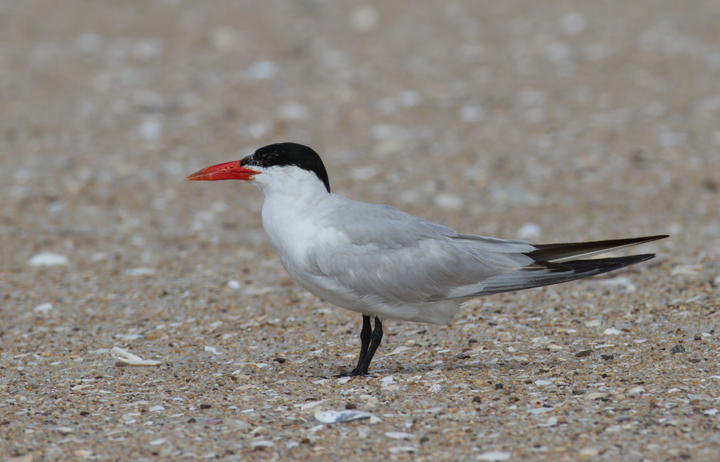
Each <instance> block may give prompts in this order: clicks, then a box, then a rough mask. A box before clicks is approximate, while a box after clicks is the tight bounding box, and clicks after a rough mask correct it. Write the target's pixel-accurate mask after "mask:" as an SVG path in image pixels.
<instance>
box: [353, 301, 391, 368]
mask: <svg viewBox="0 0 720 462" xmlns="http://www.w3.org/2000/svg"><path fill="white" fill-rule="evenodd" d="M382 338H383V328H382V322H380V318H378V317H377V316H375V329H374V330H373V331H372V334H371V333H370V317H368V316H365V315H363V328H362V332H361V333H360V340H361V342H362V343H361V351H360V357H359V358H358V365H357V367H356V368H355V369H353V371H352V372H351V373H350V375H353V376H358V375H366V374H367V373H368V368H369V367H370V362H371V361H372V359H373V356H375V351H377V349H378V347H379V346H380V342H381V341H382Z"/></svg>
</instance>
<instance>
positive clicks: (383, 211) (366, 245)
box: [309, 200, 546, 305]
mask: <svg viewBox="0 0 720 462" xmlns="http://www.w3.org/2000/svg"><path fill="white" fill-rule="evenodd" d="M339 223H341V224H342V225H341V226H339V225H338V224H339ZM317 224H319V225H320V226H326V227H332V228H334V229H335V231H337V232H340V233H341V234H342V235H343V237H344V239H341V240H340V241H339V242H338V243H337V245H329V246H324V247H322V248H317V247H316V248H312V249H309V254H311V255H313V258H312V260H313V261H311V266H312V268H311V271H312V272H314V273H317V274H318V275H323V276H326V277H330V278H332V279H333V280H334V282H336V283H337V284H340V285H341V286H344V287H346V288H347V289H348V290H350V291H352V292H355V293H357V294H365V295H367V294H373V295H374V296H376V297H378V298H379V299H381V301H382V302H384V303H388V304H392V305H404V304H417V303H426V302H432V301H438V300H446V299H455V298H459V299H462V298H465V299H467V298H473V297H477V296H480V295H484V293H483V289H484V287H485V285H486V284H487V283H488V281H491V280H492V278H494V277H498V276H502V275H510V274H518V276H520V275H521V274H522V271H521V270H522V269H523V268H525V267H528V266H529V265H532V264H533V262H534V260H533V259H532V258H530V257H528V256H527V255H526V253H528V252H532V251H533V250H535V247H534V246H533V245H531V244H530V243H528V242H525V241H512V240H503V239H494V238H486V237H481V236H474V235H469V234H459V233H457V232H455V231H454V230H452V229H450V228H447V227H445V226H441V225H438V224H436V223H432V222H429V221H426V220H422V219H419V218H416V217H413V216H412V215H408V214H406V213H403V212H400V211H398V210H397V209H394V208H392V207H388V206H379V205H373V204H365V203H362V202H354V201H350V200H346V202H343V203H342V207H339V208H336V209H335V210H333V211H332V212H330V213H328V214H327V215H325V216H321V217H320V218H319V219H318V221H317ZM339 228H341V229H339ZM538 269H539V270H541V271H545V270H546V268H538ZM507 279H508V278H507V277H506V278H504V280H503V284H502V285H503V288H505V290H514V289H512V288H511V287H512V286H518V287H520V286H522V282H521V279H522V278H521V277H517V276H515V277H510V278H509V279H510V282H509V281H508V280H507ZM512 281H514V282H512Z"/></svg>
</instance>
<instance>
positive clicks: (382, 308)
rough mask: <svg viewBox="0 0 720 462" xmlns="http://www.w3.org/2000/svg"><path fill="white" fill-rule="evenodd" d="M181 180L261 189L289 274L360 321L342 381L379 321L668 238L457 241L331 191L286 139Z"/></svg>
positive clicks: (549, 276) (310, 156) (541, 278)
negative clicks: (239, 182)
mask: <svg viewBox="0 0 720 462" xmlns="http://www.w3.org/2000/svg"><path fill="white" fill-rule="evenodd" d="M186 179H187V180H188V181H217V180H245V181H249V182H250V183H252V184H253V185H254V186H256V187H257V188H258V189H259V190H260V191H261V192H262V194H263V196H264V201H263V206H262V224H263V227H264V229H265V232H266V233H267V236H268V238H269V240H270V243H271V244H272V246H273V247H274V248H275V250H276V252H277V254H278V256H279V257H280V261H281V262H282V265H283V266H284V267H285V269H286V270H287V272H288V273H289V274H290V276H292V278H293V279H294V280H295V281H296V282H297V284H299V285H300V286H301V287H303V288H304V289H306V290H308V291H309V292H311V293H312V294H314V295H316V296H317V297H319V298H320V299H322V300H324V301H326V302H329V303H331V304H334V305H337V306H339V307H342V308H345V309H348V310H351V311H354V312H358V313H360V314H362V329H361V331H360V354H359V356H358V361H357V366H356V367H355V368H354V369H352V371H351V372H350V373H349V374H348V373H344V374H341V375H349V376H365V375H367V374H368V369H369V366H370V363H371V361H372V359H373V357H374V355H375V352H376V351H377V349H378V347H379V346H380V343H381V341H382V338H383V324H382V323H383V321H384V320H385V319H393V320H404V321H413V322H420V323H434V324H448V323H449V322H450V320H451V319H452V317H453V316H454V315H456V314H457V313H458V312H459V310H460V307H461V305H462V304H464V303H465V302H467V301H469V300H471V299H474V298H478V297H483V296H486V295H493V294H498V293H502V292H514V291H518V290H522V289H530V288H534V287H541V286H547V285H551V284H557V283H561V282H567V281H572V280H576V279H581V278H585V277H589V276H595V275H598V274H602V273H606V272H608V271H612V270H616V269H619V268H624V267H626V266H629V265H633V264H636V263H640V262H643V261H646V260H649V259H651V258H653V257H654V256H655V255H654V254H642V255H631V256H622V257H612V258H590V257H594V256H596V255H599V254H603V253H606V252H610V251H615V250H618V249H623V248H626V247H629V246H633V245H637V244H642V243H646V242H651V241H655V240H657V239H663V238H666V237H669V236H667V235H656V236H645V237H635V238H628V239H614V240H604V241H596V242H584V243H561V244H541V245H534V244H531V243H530V242H526V241H522V240H509V239H500V238H494V237H483V236H478V235H474V234H463V233H459V232H457V231H455V230H453V229H450V228H448V227H446V226H443V225H440V224H437V223H433V222H431V221H427V220H424V219H421V218H417V217H415V216H412V215H409V214H407V213H404V212H401V211H400V210H398V209H396V208H393V207H390V206H387V205H378V204H370V203H366V202H359V201H354V200H351V199H347V198H345V197H343V196H340V195H337V194H333V193H331V192H330V181H329V178H328V174H327V171H326V169H325V165H324V164H323V162H322V160H321V159H320V156H319V155H318V154H317V153H316V152H315V151H314V150H313V149H311V148H309V147H307V146H304V145H301V144H296V143H289V142H285V143H277V144H271V145H268V146H265V147H262V148H260V149H258V150H257V151H255V152H254V153H253V154H251V155H249V156H247V157H245V158H244V159H242V160H239V161H233V162H226V163H222V164H218V165H214V166H211V167H207V168H204V169H202V170H200V171H198V172H196V173H193V174H192V175H190V176H189V177H187V178H186ZM371 318H374V327H372V325H371Z"/></svg>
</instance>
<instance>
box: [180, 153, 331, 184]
mask: <svg viewBox="0 0 720 462" xmlns="http://www.w3.org/2000/svg"><path fill="white" fill-rule="evenodd" d="M308 173H310V174H314V177H316V178H317V180H319V181H320V182H322V184H323V186H324V187H325V189H326V190H327V192H328V193H329V192H330V181H329V180H328V175H327V171H326V170H325V165H323V163H322V160H320V156H319V155H318V154H317V153H316V152H315V151H313V150H312V149H310V148H309V147H307V146H303V145H301V144H296V143H278V144H271V145H269V146H265V147H263V148H260V149H258V150H257V151H255V152H254V153H253V154H251V155H249V156H247V157H246V158H244V159H242V160H236V161H233V162H226V163H224V164H218V165H213V166H212V167H207V168H204V169H202V170H200V171H198V172H195V173H193V174H192V175H190V176H189V177H187V178H185V179H186V180H188V181H217V180H251V181H253V182H256V183H257V184H258V186H260V188H261V189H264V188H263V186H265V185H269V184H273V183H277V182H283V181H285V182H287V181H288V180H289V179H290V178H292V177H305V176H310V177H311V178H312V177H313V176H312V175H308ZM283 177H285V178H284V179H283ZM311 181H315V180H312V179H311Z"/></svg>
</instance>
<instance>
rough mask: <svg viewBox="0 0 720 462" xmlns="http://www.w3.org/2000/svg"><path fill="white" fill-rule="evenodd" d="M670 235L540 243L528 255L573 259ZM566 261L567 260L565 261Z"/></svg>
mask: <svg viewBox="0 0 720 462" xmlns="http://www.w3.org/2000/svg"><path fill="white" fill-rule="evenodd" d="M668 237H670V236H669V235H667V234H660V235H656V236H643V237H632V238H628V239H611V240H605V241H594V242H574V243H567V244H540V245H536V246H535V248H536V249H537V250H534V251H532V252H529V253H527V254H526V255H527V256H528V257H530V258H532V259H533V260H535V261H537V262H548V261H549V262H552V261H562V260H565V259H571V258H572V257H574V256H578V257H580V258H582V257H583V256H586V257H587V256H592V255H598V254H602V253H607V252H612V251H614V250H619V249H622V248H625V247H630V246H634V245H638V244H645V243H647V242H652V241H657V240H660V239H665V238H668ZM563 263H565V261H563Z"/></svg>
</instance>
